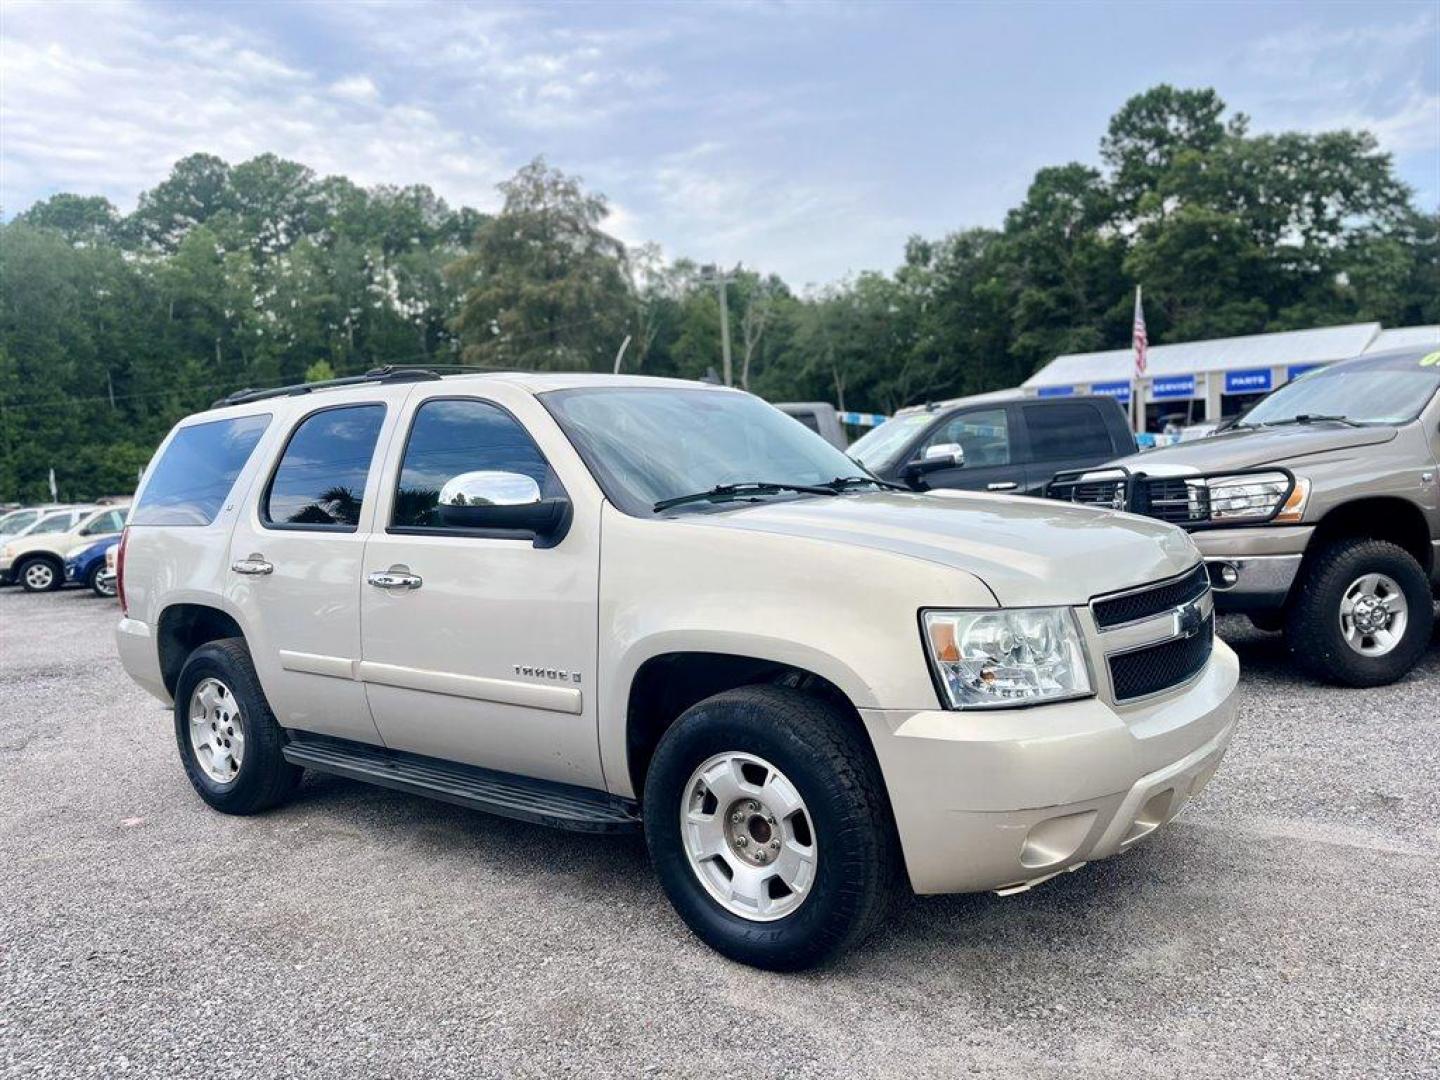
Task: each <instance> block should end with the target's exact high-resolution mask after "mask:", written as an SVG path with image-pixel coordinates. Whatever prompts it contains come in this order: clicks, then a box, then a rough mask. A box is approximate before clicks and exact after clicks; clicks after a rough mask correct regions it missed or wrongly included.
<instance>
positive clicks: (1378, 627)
mask: <svg viewBox="0 0 1440 1080" xmlns="http://www.w3.org/2000/svg"><path fill="white" fill-rule="evenodd" d="M1409 618H1410V608H1409V605H1408V604H1407V603H1406V602H1405V594H1404V593H1403V592H1401V591H1400V586H1399V585H1397V584H1396V583H1395V580H1394V578H1391V577H1389V576H1387V575H1385V574H1365V575H1362V576H1361V577H1358V578H1356V579H1355V580H1354V581H1352V582H1351V583H1350V587H1349V588H1348V589H1346V590H1345V595H1344V596H1343V597H1342V598H1341V600H1340V633H1341V634H1342V635H1344V637H1345V644H1347V645H1349V646H1350V648H1352V649H1354V650H1355V651H1356V652H1357V653H1359V654H1360V655H1361V656H1384V655H1385V654H1386V653H1388V652H1390V651H1391V650H1392V649H1394V648H1395V646H1396V645H1399V644H1400V639H1401V638H1403V637H1404V636H1405V624H1406V623H1407V622H1409Z"/></svg>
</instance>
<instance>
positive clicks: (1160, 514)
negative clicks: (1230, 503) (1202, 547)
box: [1135, 477, 1210, 525]
mask: <svg viewBox="0 0 1440 1080" xmlns="http://www.w3.org/2000/svg"><path fill="white" fill-rule="evenodd" d="M1139 497H1140V499H1142V500H1143V501H1144V507H1143V508H1142V507H1140V506H1137V507H1135V512H1136V513H1139V514H1149V515H1150V516H1151V517H1155V518H1159V519H1160V520H1161V521H1168V522H1170V523H1171V524H1172V525H1193V524H1195V523H1196V522H1201V521H1209V520H1210V489H1209V488H1207V487H1206V486H1205V485H1204V484H1196V483H1191V482H1189V481H1187V480H1184V479H1182V478H1179V477H1176V478H1165V479H1156V480H1146V481H1145V483H1144V484H1143V485H1141V488H1140V492H1139Z"/></svg>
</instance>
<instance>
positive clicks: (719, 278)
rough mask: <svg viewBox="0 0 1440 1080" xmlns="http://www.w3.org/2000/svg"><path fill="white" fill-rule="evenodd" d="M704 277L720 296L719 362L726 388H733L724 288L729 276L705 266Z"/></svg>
mask: <svg viewBox="0 0 1440 1080" xmlns="http://www.w3.org/2000/svg"><path fill="white" fill-rule="evenodd" d="M701 273H702V275H703V276H705V277H709V278H712V279H713V280H714V282H715V288H716V289H717V290H718V292H719V294H720V360H721V364H722V369H723V371H724V379H725V385H726V386H734V385H735V378H734V373H733V371H732V369H731V366H730V309H729V307H728V305H727V303H726V299H725V291H726V288H725V287H726V286H727V285H729V284H730V275H729V274H727V273H726V272H725V271H724V270H721V269H720V267H719V266H707V267H704V268H703V269H702V271H701Z"/></svg>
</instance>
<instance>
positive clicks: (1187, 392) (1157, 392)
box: [1150, 375, 1195, 399]
mask: <svg viewBox="0 0 1440 1080" xmlns="http://www.w3.org/2000/svg"><path fill="white" fill-rule="evenodd" d="M1150 396H1151V397H1152V398H1156V399H1159V398H1192V397H1194V396H1195V376H1194V375H1168V376H1166V377H1165V378H1163V379H1159V378H1157V379H1152V380H1151V382H1150Z"/></svg>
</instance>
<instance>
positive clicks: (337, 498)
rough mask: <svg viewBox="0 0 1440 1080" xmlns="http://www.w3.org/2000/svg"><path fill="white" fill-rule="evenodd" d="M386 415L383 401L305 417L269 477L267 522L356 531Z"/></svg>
mask: <svg viewBox="0 0 1440 1080" xmlns="http://www.w3.org/2000/svg"><path fill="white" fill-rule="evenodd" d="M384 419H385V406H384V405H348V406H345V407H344V408H331V409H324V410H321V411H320V412H317V413H312V414H311V415H310V416H307V417H306V418H305V419H304V420H302V421H301V422H300V426H299V427H297V428H296V429H295V432H294V434H292V435H291V436H290V443H289V445H288V446H286V447H285V453H284V454H283V455H281V457H280V466H279V468H277V469H276V470H275V478H274V479H273V480H271V481H270V492H269V494H268V495H267V496H266V498H265V508H264V517H265V521H266V522H267V523H269V524H272V525H286V526H305V527H316V526H318V527H320V528H324V529H335V528H339V529H354V528H355V526H356V525H358V524H359V523H360V510H361V507H362V504H363V502H364V498H365V480H366V477H368V476H369V474H370V459H371V458H373V457H374V456H375V440H376V439H377V438H378V437H379V435H380V425H381V423H382V422H383V421H384Z"/></svg>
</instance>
